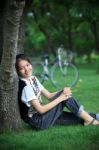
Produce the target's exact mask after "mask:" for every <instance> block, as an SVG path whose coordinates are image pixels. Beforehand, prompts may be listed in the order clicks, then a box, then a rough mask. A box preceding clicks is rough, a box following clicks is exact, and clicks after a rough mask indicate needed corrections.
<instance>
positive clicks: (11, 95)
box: [0, 0, 25, 132]
mask: <svg viewBox="0 0 99 150" xmlns="http://www.w3.org/2000/svg"><path fill="white" fill-rule="evenodd" d="M24 5H25V2H24V1H22V0H21V1H19V0H16V1H15V0H10V1H9V0H6V5H5V12H4V13H5V18H4V32H3V38H4V39H3V54H2V61H1V70H0V131H1V132H3V130H4V128H5V127H7V128H9V129H13V130H18V129H19V128H20V125H21V119H20V115H19V110H18V102H17V91H18V79H17V75H16V73H15V67H14V64H15V57H16V53H17V43H18V32H19V25H20V18H21V16H22V12H23V8H24Z"/></svg>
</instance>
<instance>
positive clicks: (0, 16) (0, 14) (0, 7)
mask: <svg viewBox="0 0 99 150" xmlns="http://www.w3.org/2000/svg"><path fill="white" fill-rule="evenodd" d="M3 10H4V1H0V64H1V58H2V51H3V17H4V14H3V12H4V11H3Z"/></svg>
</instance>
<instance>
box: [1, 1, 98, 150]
mask: <svg viewBox="0 0 99 150" xmlns="http://www.w3.org/2000/svg"><path fill="white" fill-rule="evenodd" d="M0 33H1V34H0V149H1V150H4V149H5V150H6V149H12V150H15V149H18V150H19V149H24V150H25V149H26V150H31V149H34V150H39V149H42V150H45V149H48V150H57V149H59V150H73V149H81V150H86V149H87V150H93V149H96V150H98V149H99V144H98V139H99V127H98V126H88V127H81V126H67V127H64V126H62V127H53V128H50V129H48V130H47V131H45V130H44V131H40V132H36V131H33V130H32V129H31V128H29V127H28V126H27V125H26V124H24V123H23V122H22V121H21V119H20V114H19V109H18V104H17V91H18V77H17V75H16V72H15V66H14V64H15V58H16V54H18V53H25V54H26V55H27V56H29V57H30V58H31V60H32V61H34V60H38V59H40V58H41V56H42V55H43V54H45V53H47V54H48V55H49V56H50V57H51V58H55V57H56V52H57V48H59V47H60V46H61V45H62V46H63V47H64V49H65V50H66V51H68V50H69V51H71V52H72V54H73V59H72V62H73V63H74V64H75V65H76V66H77V67H78V69H79V73H80V79H79V81H78V84H77V85H76V86H75V88H73V94H74V96H75V97H77V99H78V100H79V101H80V102H81V103H82V104H83V105H84V106H85V109H86V110H87V111H88V112H90V111H93V112H99V2H98V1H97V0H87V1H85V0H81V1H79V0H74V1H72V0H53V1H52V0H50V1H48V0H47V1H46V0H42V1H40V0H10V1H9V0H5V1H1V2H0ZM46 87H48V88H49V90H52V86H51V85H49V84H48V85H47V82H46Z"/></svg>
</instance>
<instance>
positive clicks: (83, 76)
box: [0, 64, 99, 150]
mask: <svg viewBox="0 0 99 150" xmlns="http://www.w3.org/2000/svg"><path fill="white" fill-rule="evenodd" d="M78 68H79V72H80V79H79V82H78V84H77V86H76V87H75V88H73V89H72V90H73V95H74V97H76V98H77V100H79V101H80V102H81V104H83V105H84V106H85V110H87V111H88V112H99V74H97V71H96V70H97V64H91V65H90V64H87V65H86V64H85V65H79V66H78ZM45 85H46V87H48V88H49V89H50V90H51V91H53V90H55V89H54V88H52V85H51V84H47V81H46V83H45ZM41 149H42V150H76V149H78V150H94V149H95V150H99V126H87V127H83V126H56V127H51V128H49V129H48V130H44V131H39V132H38V131H33V130H32V129H31V128H30V127H29V126H27V125H26V124H24V130H22V131H20V132H18V133H14V132H11V131H6V132H5V133H3V134H1V135H0V150H41Z"/></svg>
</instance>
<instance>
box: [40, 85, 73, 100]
mask: <svg viewBox="0 0 99 150" xmlns="http://www.w3.org/2000/svg"><path fill="white" fill-rule="evenodd" d="M63 92H64V94H66V95H67V96H71V95H72V91H71V89H70V88H67V87H65V88H64V89H63ZM41 93H42V94H43V95H44V96H45V97H47V98H48V99H50V98H52V97H53V96H54V95H55V94H56V93H57V92H54V93H51V92H49V91H48V90H47V89H45V88H44V89H43V90H42V92H41Z"/></svg>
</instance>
